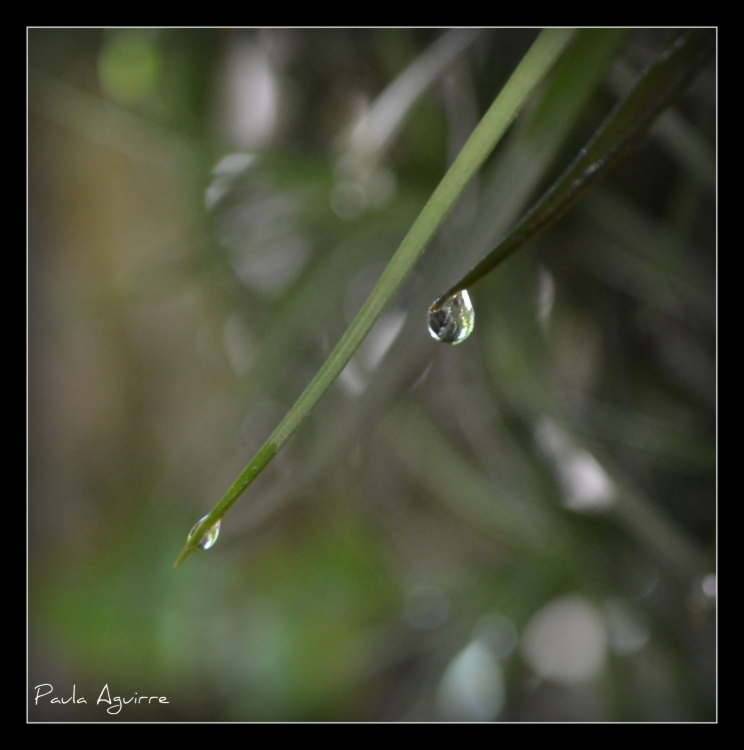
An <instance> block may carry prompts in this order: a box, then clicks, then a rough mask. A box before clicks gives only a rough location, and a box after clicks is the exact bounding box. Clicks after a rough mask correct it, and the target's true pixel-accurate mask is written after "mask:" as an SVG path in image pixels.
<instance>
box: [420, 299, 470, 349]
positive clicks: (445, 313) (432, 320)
mask: <svg viewBox="0 0 744 750" xmlns="http://www.w3.org/2000/svg"><path fill="white" fill-rule="evenodd" d="M474 325H475V310H474V309H473V303H472V302H471V301H470V295H469V294H468V293H467V290H465V289H463V290H462V291H461V292H457V294H453V295H452V296H451V297H448V298H447V299H446V300H444V301H443V302H442V301H439V300H437V301H436V302H435V303H434V304H433V305H432V306H431V307H430V308H429V333H430V334H431V337H432V338H433V339H436V340H437V341H441V342H442V343H443V344H459V343H460V342H461V341H465V339H466V338H467V337H468V336H470V334H471V333H472V332H473V326H474Z"/></svg>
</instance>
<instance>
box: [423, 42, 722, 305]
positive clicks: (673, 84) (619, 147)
mask: <svg viewBox="0 0 744 750" xmlns="http://www.w3.org/2000/svg"><path fill="white" fill-rule="evenodd" d="M715 38H716V37H715V31H714V30H711V29H702V30H701V29H693V30H686V31H682V32H680V33H678V34H676V35H675V37H674V39H673V40H672V42H671V44H670V45H669V46H668V47H667V48H666V49H665V50H664V51H663V52H662V53H661V55H659V57H658V58H657V59H656V61H655V62H654V63H653V64H652V65H651V67H650V68H649V69H648V70H647V71H646V73H645V74H644V75H643V76H642V77H641V78H640V80H639V81H638V83H637V84H636V86H635V87H634V88H633V90H632V91H631V92H630V93H629V94H628V96H627V97H626V98H625V99H624V100H623V101H622V102H620V103H619V104H618V105H617V106H616V107H615V109H614V110H613V111H612V112H611V113H610V115H609V117H608V118H607V119H606V120H605V122H604V123H603V124H602V125H601V126H600V128H599V129H598V130H597V132H596V133H595V134H594V135H593V136H592V139H591V140H590V141H589V143H588V144H587V145H586V146H585V147H584V148H583V149H581V151H580V152H579V154H578V156H577V157H576V158H575V159H574V161H573V162H572V163H571V164H570V165H569V166H568V168H567V169H566V171H565V172H564V173H563V174H562V175H561V177H559V178H558V180H556V182H554V183H553V185H552V186H551V187H550V188H549V189H548V191H547V192H546V193H545V194H544V195H543V196H542V197H541V198H540V199H539V200H538V201H537V203H535V205H534V206H533V207H532V208H531V209H530V210H529V211H528V212H527V214H526V215H525V216H524V218H522V220H521V221H520V222H519V223H517V225H516V226H515V227H514V228H513V229H512V230H511V231H510V232H509V233H508V234H507V235H506V237H505V238H504V239H503V240H502V241H501V242H500V243H499V244H498V245H497V246H496V247H495V248H494V249H493V250H492V251H491V252H490V253H489V254H488V255H487V256H486V257H485V258H484V259H483V260H482V261H481V262H480V263H478V265H476V266H475V268H473V269H472V270H471V271H470V272H469V273H467V274H466V275H465V276H463V278H462V279H460V281H458V282H457V283H456V284H455V285H454V286H452V287H450V289H448V290H447V292H445V294H443V295H442V296H441V297H439V299H438V300H437V301H436V302H435V305H434V307H436V306H438V305H439V304H441V303H442V302H444V301H445V300H446V299H447V298H448V297H450V296H451V295H453V294H455V293H456V292H459V291H461V290H463V289H468V288H470V287H471V286H472V285H473V284H475V283H476V282H477V281H480V279H482V278H483V277H484V276H486V275H487V274H489V273H490V272H491V271H493V270H494V269H495V268H497V267H498V266H499V265H500V264H501V263H503V262H504V261H505V260H506V259H507V258H508V257H509V256H511V255H512V254H513V253H515V252H516V251H517V250H519V249H520V248H521V247H524V245H526V244H527V243H528V242H530V241H531V240H533V239H535V238H536V237H537V236H538V235H539V234H540V233H541V232H542V231H543V230H545V229H547V228H548V227H549V226H550V225H551V224H553V223H555V222H556V221H557V220H558V219H560V218H561V217H562V216H563V215H564V214H565V213H566V212H567V211H568V210H569V209H570V208H571V207H572V206H573V205H574V204H575V203H576V201H578V200H579V198H581V196H582V195H584V194H585V193H586V192H587V191H588V190H589V189H590V188H592V187H593V186H594V185H595V183H596V182H597V181H598V180H599V179H600V178H601V177H603V176H604V175H605V174H607V172H609V171H610V170H611V169H613V168H614V167H615V166H616V165H617V164H618V163H619V162H620V160H621V159H622V158H623V157H624V156H626V155H627V154H628V153H629V152H630V151H631V150H632V148H633V147H634V146H635V145H636V144H637V143H638V141H639V140H640V138H641V137H642V136H643V135H644V133H645V132H646V130H647V129H648V128H649V127H650V125H651V124H652V123H653V121H654V120H655V119H656V117H657V116H658V115H659V114H661V112H662V111H663V110H664V109H666V107H667V106H669V104H670V103H671V102H672V101H673V100H674V99H675V97H677V96H678V95H679V94H680V93H682V91H683V90H684V89H685V87H686V86H687V84H688V83H689V82H690V81H691V80H692V78H693V76H694V75H695V74H696V73H697V72H698V71H699V70H700V69H701V68H702V67H703V65H705V63H706V62H707V61H708V59H709V58H710V56H711V55H712V53H713V50H714V49H715Z"/></svg>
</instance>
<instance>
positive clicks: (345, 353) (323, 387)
mask: <svg viewBox="0 0 744 750" xmlns="http://www.w3.org/2000/svg"><path fill="white" fill-rule="evenodd" d="M572 36H573V29H546V30H545V31H543V32H541V34H540V35H539V36H538V38H537V39H536V40H535V42H534V44H533V45H532V47H531V48H530V49H529V51H528V52H527V54H526V55H525V56H524V58H523V59H522V61H521V62H520V64H519V65H518V66H517V69H516V70H515V71H514V73H513V74H512V76H511V78H510V79H509V81H508V82H507V83H506V85H505V86H504V88H503V89H502V90H501V92H500V93H499V95H498V96H497V97H496V100H495V101H494V103H493V104H492V105H491V107H490V108H489V110H488V111H487V112H486V114H485V115H484V116H483V119H482V120H481V121H480V123H479V124H478V126H477V127H476V129H475V130H474V131H473V134H472V135H471V136H470V139H469V140H468V142H467V143H466V144H465V146H464V147H463V149H462V151H461V153H460V155H459V156H458V157H457V159H456V160H455V161H454V163H453V164H452V166H451V167H450V169H449V170H448V171H447V173H446V174H445V176H444V177H443V178H442V181H441V182H440V183H439V185H438V186H437V188H436V190H435V191H434V193H433V194H432V196H431V198H430V199H429V201H428V202H427V204H426V205H425V206H424V208H423V210H422V211H421V213H420V214H419V217H418V218H417V219H416V221H415V222H414V224H413V226H412V227H411V229H410V231H409V232H408V234H407V235H406V237H405V238H404V239H403V242H402V243H401V245H400V247H399V248H398V250H397V251H396V253H395V255H393V257H392V259H391V260H390V263H389V264H388V266H387V268H386V269H385V271H384V273H383V274H382V276H381V278H380V280H379V282H378V283H377V286H376V287H375V288H374V290H373V291H372V294H371V295H370V297H369V299H368V300H367V302H366V303H365V304H364V306H363V307H362V309H361V310H360V311H359V314H358V315H357V317H356V318H355V319H354V321H353V322H352V324H351V325H350V326H349V328H348V330H347V331H346V333H345V334H344V336H343V337H342V339H341V341H339V343H338V344H337V346H336V348H335V349H334V350H333V352H331V355H330V356H329V357H328V359H327V360H326V362H325V364H324V365H323V367H321V369H320V371H319V372H318V374H317V375H316V376H315V378H313V380H312V381H311V383H310V385H308V387H307V388H306V389H305V391H304V392H303V393H302V395H301V396H300V397H299V399H298V400H297V402H296V403H295V404H294V406H293V407H292V408H291V409H290V411H289V413H288V414H287V416H286V417H285V418H284V419H283V420H282V421H281V422H280V424H279V426H278V427H277V428H276V429H275V430H274V432H273V433H272V434H271V435H270V436H269V438H268V440H267V441H266V442H265V443H264V445H263V446H262V447H261V449H260V450H259V451H258V453H257V454H256V455H255V457H254V458H253V460H252V461H251V462H250V463H249V464H248V466H246V468H245V469H244V470H243V472H242V473H241V474H240V476H239V477H238V478H237V479H236V480H235V482H234V483H233V485H232V486H231V487H230V488H229V489H228V491H227V492H226V493H225V495H224V497H223V498H222V499H221V500H220V501H219V502H218V503H217V505H216V506H215V507H214V508H213V509H212V510H211V511H210V513H209V514H208V515H207V516H205V517H204V519H203V520H202V521H201V522H200V523H199V524H198V526H197V528H195V529H194V533H193V534H192V535H191V538H190V539H189V540H188V541H187V543H186V546H185V547H184V549H183V550H182V552H181V554H180V555H179V556H178V559H177V560H176V562H175V566H174V567H178V566H179V565H180V564H181V563H182V562H183V561H184V560H185V559H186V558H187V557H188V556H189V555H190V554H191V553H192V552H193V551H194V550H195V549H196V548H197V546H198V543H199V541H200V540H201V538H202V537H203V536H204V534H205V533H206V532H207V530H208V529H210V528H212V527H213V526H214V525H215V524H216V523H217V522H218V521H219V520H221V519H222V517H223V516H224V515H225V513H227V511H228V510H229V509H230V507H231V506H232V505H233V503H234V502H235V501H236V500H237V499H238V497H240V495H241V494H242V493H243V492H244V491H245V489H246V488H247V487H248V486H249V485H250V484H251V482H253V480H254V479H255V478H256V477H257V476H258V475H259V474H260V473H261V471H263V469H264V467H265V466H266V465H267V464H268V463H269V461H271V459H272V458H273V457H274V456H275V455H276V452H277V451H278V450H279V448H281V446H282V445H283V444H284V443H285V442H286V441H287V440H288V439H289V437H290V435H292V433H293V432H294V431H295V430H296V429H297V427H299V425H300V424H301V423H302V422H303V421H304V419H305V418H306V417H307V415H308V414H309V413H310V411H311V410H312V409H313V407H314V406H315V405H316V404H317V403H318V401H319V400H320V398H321V396H322V395H323V394H324V393H325V392H326V391H327V390H328V388H329V387H330V386H331V384H332V383H333V381H334V380H335V379H336V378H337V377H338V375H339V374H340V373H341V371H342V370H343V368H344V367H345V366H346V364H347V363H348V361H349V360H350V359H351V357H352V356H353V354H354V352H355V351H356V350H357V349H358V348H359V345H360V344H361V343H362V341H363V340H364V338H365V337H366V335H367V334H368V333H369V331H370V329H371V328H372V326H373V325H374V324H375V322H376V321H377V319H378V318H379V317H380V314H381V313H382V311H383V310H384V309H385V307H386V305H387V304H388V302H389V301H390V300H391V299H392V297H393V295H394V294H395V293H396V291H397V290H398V289H399V288H400V286H401V284H402V283H403V281H404V280H405V278H406V277H407V276H408V274H409V273H410V272H411V270H412V269H413V267H414V265H415V264H416V261H417V260H418V258H419V256H420V255H421V254H422V253H423V251H424V250H425V249H426V246H427V245H428V243H429V242H430V240H431V238H432V237H433V236H434V233H435V232H436V231H437V229H438V228H439V226H440V225H441V224H442V222H443V221H444V219H445V218H446V216H447V214H448V213H449V212H450V210H451V209H452V207H453V206H454V204H455V202H456V201H457V199H458V197H459V196H460V194H461V193H462V191H463V190H464V189H465V186H466V185H467V184H468V182H469V181H470V180H471V178H472V177H473V175H474V174H475V173H476V172H477V171H478V170H479V169H480V167H481V166H482V165H483V162H484V161H485V160H486V158H487V157H488V156H489V154H490V153H491V152H492V151H493V149H494V148H495V146H496V144H497V143H498V142H499V140H500V139H501V137H502V136H503V135H504V133H505V132H506V130H507V128H508V127H509V125H510V124H511V123H512V121H513V120H514V118H515V117H516V116H517V114H518V113H519V111H520V110H521V108H522V107H523V106H524V104H525V102H526V101H527V99H528V98H529V96H530V95H531V94H532V92H533V91H534V90H535V88H536V87H537V85H538V84H539V83H540V82H541V81H542V80H543V78H544V77H545V76H546V75H547V73H548V71H549V70H550V69H551V68H552V67H553V65H554V64H555V62H556V60H557V59H558V58H559V57H560V55H561V54H562V52H563V51H564V50H565V48H566V47H567V45H568V43H569V41H570V40H571V38H572Z"/></svg>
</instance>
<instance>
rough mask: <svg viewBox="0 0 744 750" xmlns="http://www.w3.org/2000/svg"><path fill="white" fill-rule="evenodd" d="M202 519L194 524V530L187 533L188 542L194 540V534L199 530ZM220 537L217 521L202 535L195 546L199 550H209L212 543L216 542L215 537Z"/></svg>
mask: <svg viewBox="0 0 744 750" xmlns="http://www.w3.org/2000/svg"><path fill="white" fill-rule="evenodd" d="M204 518H206V516H204ZM204 518H200V519H199V520H198V521H197V522H196V523H195V524H194V528H193V529H191V531H190V532H189V539H188V541H189V542H190V541H192V540H193V538H194V533H195V532H196V530H197V529H198V528H199V524H200V523H201V522H202V521H203V520H204ZM219 535H220V522H219V521H217V523H216V524H215V525H214V526H212V528H211V529H209V531H207V532H206V533H205V534H203V535H202V538H201V541H200V542H199V544H197V545H196V546H197V547H199V549H209V548H210V547H213V546H214V543H215V542H216V541H217V537H218V536H219Z"/></svg>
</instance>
